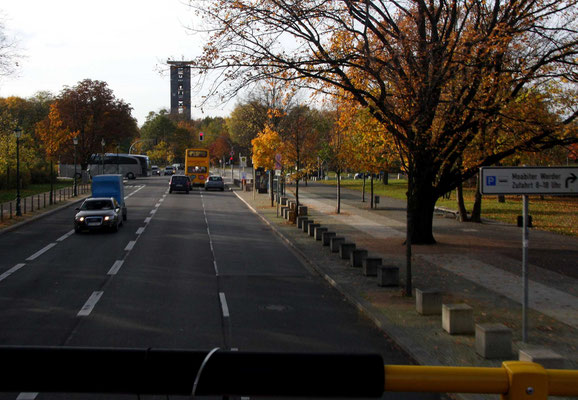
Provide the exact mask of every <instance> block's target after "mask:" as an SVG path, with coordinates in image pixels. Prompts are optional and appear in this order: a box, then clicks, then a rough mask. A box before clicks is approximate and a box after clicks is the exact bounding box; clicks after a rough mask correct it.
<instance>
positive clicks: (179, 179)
mask: <svg viewBox="0 0 578 400" xmlns="http://www.w3.org/2000/svg"><path fill="white" fill-rule="evenodd" d="M188 180H189V178H188V177H186V176H175V177H173V182H174V183H183V182H186V181H188Z"/></svg>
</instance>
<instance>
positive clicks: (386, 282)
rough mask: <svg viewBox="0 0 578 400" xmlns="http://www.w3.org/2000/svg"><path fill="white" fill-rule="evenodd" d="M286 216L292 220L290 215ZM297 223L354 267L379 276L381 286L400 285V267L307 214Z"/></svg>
mask: <svg viewBox="0 0 578 400" xmlns="http://www.w3.org/2000/svg"><path fill="white" fill-rule="evenodd" d="M286 218H287V219H289V220H290V216H288V217H286ZM295 223H296V225H297V229H301V230H303V232H305V233H307V234H308V235H309V236H311V237H313V238H315V240H318V241H320V242H321V244H322V245H323V246H328V247H329V249H330V250H331V252H333V253H339V256H340V258H341V259H342V260H349V264H350V265H351V266H352V267H355V268H361V271H362V273H363V275H365V276H372V277H373V276H375V277H377V284H378V285H379V286H399V267H396V266H391V265H383V264H382V259H381V258H378V257H370V256H369V255H368V252H367V250H364V249H357V248H356V246H355V243H350V242H346V241H345V238H344V237H340V236H337V234H336V233H335V232H329V230H328V228H325V227H322V226H321V224H318V223H315V221H314V220H312V219H309V217H307V216H306V215H301V214H300V215H299V216H298V217H296V221H295Z"/></svg>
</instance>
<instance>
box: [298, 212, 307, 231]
mask: <svg viewBox="0 0 578 400" xmlns="http://www.w3.org/2000/svg"><path fill="white" fill-rule="evenodd" d="M307 220H309V218H308V217H303V216H301V215H300V216H298V217H297V229H303V221H307Z"/></svg>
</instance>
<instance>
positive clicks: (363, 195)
mask: <svg viewBox="0 0 578 400" xmlns="http://www.w3.org/2000/svg"><path fill="white" fill-rule="evenodd" d="M361 193H362V194H361V202H362V203H365V174H363V189H362V190H361Z"/></svg>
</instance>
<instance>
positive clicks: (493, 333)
mask: <svg viewBox="0 0 578 400" xmlns="http://www.w3.org/2000/svg"><path fill="white" fill-rule="evenodd" d="M476 353H478V354H479V355H481V356H482V357H484V358H488V359H492V358H507V359H509V358H510V357H512V330H511V329H510V328H508V327H507V326H506V325H504V324H476Z"/></svg>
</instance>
